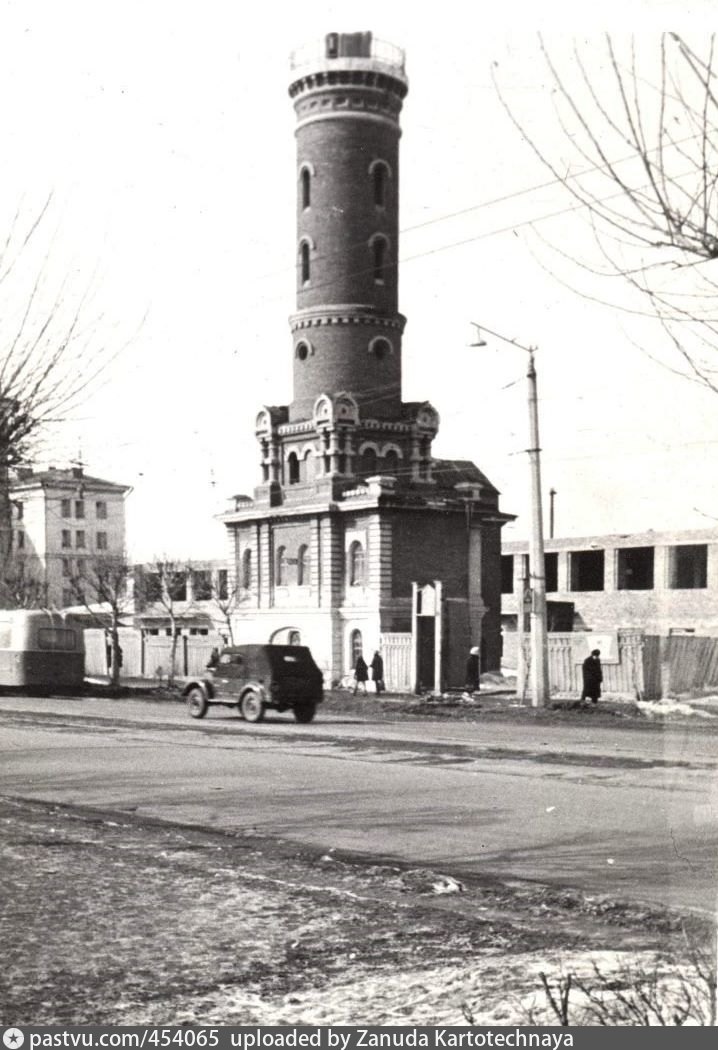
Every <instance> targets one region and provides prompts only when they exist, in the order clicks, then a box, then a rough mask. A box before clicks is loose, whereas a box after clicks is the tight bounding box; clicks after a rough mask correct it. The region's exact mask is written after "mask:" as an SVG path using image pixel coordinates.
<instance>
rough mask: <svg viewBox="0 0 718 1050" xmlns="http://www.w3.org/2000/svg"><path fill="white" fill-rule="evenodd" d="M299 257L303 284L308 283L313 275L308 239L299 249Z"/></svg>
mask: <svg viewBox="0 0 718 1050" xmlns="http://www.w3.org/2000/svg"><path fill="white" fill-rule="evenodd" d="M299 258H300V270H301V280H302V284H308V283H309V280H310V277H311V271H310V267H309V244H308V242H307V241H302V244H301V248H300V249H299Z"/></svg>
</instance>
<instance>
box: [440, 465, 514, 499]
mask: <svg viewBox="0 0 718 1050" xmlns="http://www.w3.org/2000/svg"><path fill="white" fill-rule="evenodd" d="M431 476H432V477H433V478H434V479H435V480H436V483H437V485H438V486H439V487H440V488H442V489H453V488H454V487H455V486H456V485H460V484H462V483H463V484H469V485H471V484H473V485H481V487H482V488H483V489H484V490H485V491H486V492H490V493H492V495H495V496H498V494H499V490H498V489H497V488H495V487H494V486H493V485H492V484H491V482H490V481H489V479H488V478H487V477H486V475H485V474H484V473H483V471H481V470H479V468H478V467H477V466H476V464H475V463H472V462H471V460H470V459H432V461H431Z"/></svg>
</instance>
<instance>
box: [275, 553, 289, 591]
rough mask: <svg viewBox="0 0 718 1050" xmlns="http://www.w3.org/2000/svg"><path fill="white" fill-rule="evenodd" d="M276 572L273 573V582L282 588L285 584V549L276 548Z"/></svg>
mask: <svg viewBox="0 0 718 1050" xmlns="http://www.w3.org/2000/svg"><path fill="white" fill-rule="evenodd" d="M276 566H277V571H276V573H275V582H276V584H277V587H284V586H285V584H286V582H287V548H286V547H277V556H276Z"/></svg>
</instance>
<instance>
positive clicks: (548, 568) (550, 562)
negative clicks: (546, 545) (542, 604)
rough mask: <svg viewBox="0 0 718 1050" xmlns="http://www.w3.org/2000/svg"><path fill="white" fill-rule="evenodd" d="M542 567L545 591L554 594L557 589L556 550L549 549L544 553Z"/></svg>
mask: <svg viewBox="0 0 718 1050" xmlns="http://www.w3.org/2000/svg"><path fill="white" fill-rule="evenodd" d="M544 568H545V572H546V591H547V593H548V594H555V593H556V591H557V590H558V552H557V551H550V552H549V553H548V554H545V555H544Z"/></svg>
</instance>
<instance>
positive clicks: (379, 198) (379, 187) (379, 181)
mask: <svg viewBox="0 0 718 1050" xmlns="http://www.w3.org/2000/svg"><path fill="white" fill-rule="evenodd" d="M388 175H389V169H388V168H387V166H386V164H382V163H379V164H375V165H374V168H373V170H372V181H373V184H374V204H375V205H376V207H377V208H383V207H384V206H385V205H386V184H387V177H388Z"/></svg>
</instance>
